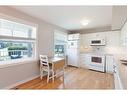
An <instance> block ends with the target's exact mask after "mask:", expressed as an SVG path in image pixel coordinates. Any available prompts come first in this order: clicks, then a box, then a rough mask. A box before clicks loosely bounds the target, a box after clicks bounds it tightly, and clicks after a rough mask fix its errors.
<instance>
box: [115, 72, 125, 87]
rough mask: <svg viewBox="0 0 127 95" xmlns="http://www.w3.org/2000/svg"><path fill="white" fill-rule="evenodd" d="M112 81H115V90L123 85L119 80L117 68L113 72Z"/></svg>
mask: <svg viewBox="0 0 127 95" xmlns="http://www.w3.org/2000/svg"><path fill="white" fill-rule="evenodd" d="M114 83H115V89H116V90H117V89H118V90H120V89H123V85H122V82H121V79H120V76H119V73H118V71H117V70H116V71H115V72H114Z"/></svg>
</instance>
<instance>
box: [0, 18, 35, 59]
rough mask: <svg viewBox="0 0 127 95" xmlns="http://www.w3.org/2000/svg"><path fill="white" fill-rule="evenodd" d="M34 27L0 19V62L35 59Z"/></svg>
mask: <svg viewBox="0 0 127 95" xmlns="http://www.w3.org/2000/svg"><path fill="white" fill-rule="evenodd" d="M35 50H36V27H33V26H29V25H25V24H21V23H17V22H13V21H8V20H5V19H0V61H7V60H15V59H26V58H32V59H33V58H35Z"/></svg>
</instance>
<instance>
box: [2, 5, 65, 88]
mask: <svg viewBox="0 0 127 95" xmlns="http://www.w3.org/2000/svg"><path fill="white" fill-rule="evenodd" d="M0 13H1V14H5V15H9V16H12V17H15V18H19V19H22V20H25V21H28V22H32V23H35V24H38V33H37V34H38V38H37V39H38V40H37V42H38V46H37V52H38V55H39V54H47V55H48V56H52V55H53V32H54V30H56V29H57V30H59V31H63V32H67V31H66V30H65V29H63V28H61V27H58V26H55V25H52V24H49V23H46V22H44V21H42V20H40V19H37V18H35V17H32V16H29V15H27V14H24V13H22V12H19V11H17V10H15V9H12V8H10V7H0ZM37 75H39V66H38V64H37V62H30V63H28V64H23V65H15V66H10V67H6V68H0V88H4V87H8V86H10V85H13V84H15V83H17V82H20V81H22V80H27V79H29V78H31V77H35V76H37Z"/></svg>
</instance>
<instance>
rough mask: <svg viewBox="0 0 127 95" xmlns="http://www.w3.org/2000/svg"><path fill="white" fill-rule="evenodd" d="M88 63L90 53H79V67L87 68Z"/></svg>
mask: <svg viewBox="0 0 127 95" xmlns="http://www.w3.org/2000/svg"><path fill="white" fill-rule="evenodd" d="M89 63H90V55H89V54H80V67H83V68H88V66H89Z"/></svg>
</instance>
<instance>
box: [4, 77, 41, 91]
mask: <svg viewBox="0 0 127 95" xmlns="http://www.w3.org/2000/svg"><path fill="white" fill-rule="evenodd" d="M39 76H40V75H36V76H33V77H30V78H28V79H25V80H22V81H19V82H17V83H15V84H12V85H9V86H7V87H4V88H3V89H11V88H13V87H15V86H17V85H20V84H23V83H25V82H28V81H30V80H33V79H35V78H37V77H39Z"/></svg>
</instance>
